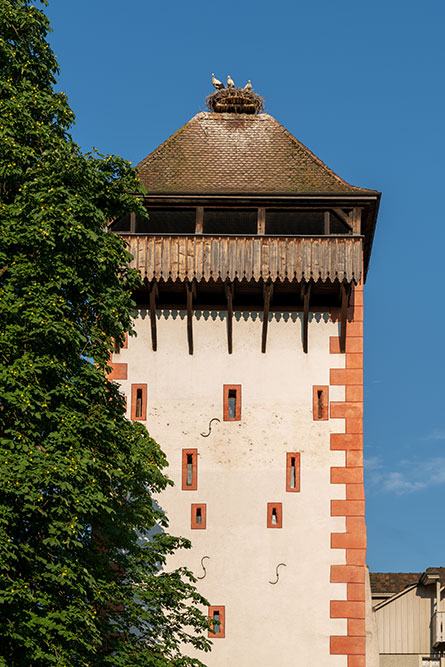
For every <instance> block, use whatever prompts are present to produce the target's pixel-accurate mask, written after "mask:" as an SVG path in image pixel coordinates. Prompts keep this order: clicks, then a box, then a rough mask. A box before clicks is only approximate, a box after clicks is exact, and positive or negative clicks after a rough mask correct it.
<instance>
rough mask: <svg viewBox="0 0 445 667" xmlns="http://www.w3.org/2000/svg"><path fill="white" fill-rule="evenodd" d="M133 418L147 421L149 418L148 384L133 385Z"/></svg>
mask: <svg viewBox="0 0 445 667" xmlns="http://www.w3.org/2000/svg"><path fill="white" fill-rule="evenodd" d="M131 419H132V420H133V421H145V420H146V419H147V385H146V384H132V385H131Z"/></svg>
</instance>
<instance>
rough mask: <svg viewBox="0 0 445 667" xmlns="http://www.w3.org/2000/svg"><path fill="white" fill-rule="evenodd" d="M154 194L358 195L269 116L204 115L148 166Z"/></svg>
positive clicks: (143, 174) (145, 171)
mask: <svg viewBox="0 0 445 667" xmlns="http://www.w3.org/2000/svg"><path fill="white" fill-rule="evenodd" d="M137 169H138V172H139V177H140V179H141V181H142V184H143V185H144V186H145V188H146V189H147V191H148V192H149V193H178V194H179V193H184V194H186V193H189V194H190V193H195V194H198V193H207V194H242V193H244V194H255V193H258V194H260V193H261V194H333V195H334V194H349V195H353V194H357V195H358V196H360V195H370V194H371V195H374V194H375V195H377V194H379V193H377V192H376V191H375V190H367V189H365V188H358V187H356V186H354V185H350V184H349V183H347V182H346V181H344V180H343V179H342V178H340V176H338V175H337V174H335V173H334V172H333V171H332V169H329V167H327V166H326V165H325V164H324V163H323V162H322V161H321V160H320V159H319V158H318V157H316V156H315V155H314V154H313V153H311V151H310V150H309V149H308V148H306V146H304V145H303V144H302V143H301V142H300V141H298V139H296V138H295V137H294V136H292V134H290V132H288V131H287V130H286V129H285V128H284V127H283V126H282V125H280V123H278V122H277V121H276V120H275V119H274V118H272V116H269V114H259V115H249V114H239V113H210V112H201V113H198V114H197V115H196V116H194V117H193V118H192V119H191V120H189V121H188V123H186V124H185V125H184V126H183V127H181V128H180V129H179V130H178V131H177V132H175V134H173V135H172V136H171V137H170V138H169V139H167V140H166V141H164V143H162V144H161V145H160V146H158V148H156V149H155V150H154V151H153V152H152V153H150V155H148V156H147V157H146V158H145V159H144V160H142V161H141V162H140V163H139V164H138V165H137Z"/></svg>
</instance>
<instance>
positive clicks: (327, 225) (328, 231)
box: [324, 211, 331, 236]
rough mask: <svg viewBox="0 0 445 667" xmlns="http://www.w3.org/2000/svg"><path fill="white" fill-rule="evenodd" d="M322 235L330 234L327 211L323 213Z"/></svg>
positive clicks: (329, 217)
mask: <svg viewBox="0 0 445 667" xmlns="http://www.w3.org/2000/svg"><path fill="white" fill-rule="evenodd" d="M324 233H325V236H329V234H330V233H331V214H330V213H329V211H325V212H324Z"/></svg>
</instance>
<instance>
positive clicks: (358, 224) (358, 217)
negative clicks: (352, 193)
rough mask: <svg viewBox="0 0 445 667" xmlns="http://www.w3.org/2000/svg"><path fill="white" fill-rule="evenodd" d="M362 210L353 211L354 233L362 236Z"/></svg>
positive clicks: (354, 209)
mask: <svg viewBox="0 0 445 667" xmlns="http://www.w3.org/2000/svg"><path fill="white" fill-rule="evenodd" d="M361 228H362V209H361V208H353V209H352V233H353V234H361V233H362V229H361Z"/></svg>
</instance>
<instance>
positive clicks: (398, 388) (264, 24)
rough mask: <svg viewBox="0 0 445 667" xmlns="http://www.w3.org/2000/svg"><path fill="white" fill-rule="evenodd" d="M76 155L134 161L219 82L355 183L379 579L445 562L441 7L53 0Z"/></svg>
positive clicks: (373, 551)
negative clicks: (253, 96) (366, 219)
mask: <svg viewBox="0 0 445 667" xmlns="http://www.w3.org/2000/svg"><path fill="white" fill-rule="evenodd" d="M47 12H48V15H49V17H50V19H51V22H52V26H53V29H54V33H53V35H52V36H51V43H52V46H53V48H54V50H55V52H56V54H57V56H58V59H59V63H60V66H61V76H60V79H59V81H60V89H62V90H64V91H65V92H66V93H67V95H68V97H69V99H70V103H71V106H72V108H73V110H74V112H75V114H76V117H77V121H76V126H75V128H74V130H73V136H74V138H75V140H76V141H77V142H78V143H79V144H80V145H81V147H82V148H83V150H85V151H87V150H90V149H91V148H92V147H93V146H94V147H96V148H97V149H99V150H100V151H101V152H104V153H115V154H118V155H121V156H123V157H126V158H127V159H129V160H131V161H132V162H133V163H137V162H138V161H139V160H141V159H142V158H143V157H145V156H146V155H147V154H148V153H150V152H151V151H152V150H153V149H154V148H155V147H156V146H158V145H159V144H160V143H161V142H162V141H163V140H164V139H166V138H167V137H168V136H169V135H170V134H172V133H173V132H174V131H175V130H177V129H178V128H179V127H180V126H181V125H183V124H184V122H186V121H187V120H188V119H190V118H191V117H192V116H193V115H194V114H195V113H197V112H198V111H200V110H202V109H204V106H205V105H204V101H205V98H206V96H207V95H208V94H209V93H210V92H212V87H211V81H210V76H211V73H212V72H215V74H216V76H217V77H218V78H219V79H222V80H225V78H226V76H227V74H229V73H230V74H231V76H232V78H233V79H234V80H235V83H236V84H238V85H244V83H245V82H246V81H247V79H251V80H252V83H253V85H254V88H255V90H256V91H257V92H258V93H260V94H261V95H262V96H263V97H264V98H265V100H266V110H267V111H268V112H269V113H270V114H271V115H272V116H274V117H275V118H276V119H277V120H278V121H280V122H281V123H282V124H283V125H284V126H285V127H286V128H287V129H288V130H289V131H290V132H292V133H293V134H294V135H295V136H296V137H297V138H298V139H300V140H301V141H302V142H303V143H304V144H306V145H307V146H308V147H309V148H310V149H311V150H312V151H313V152H314V153H316V155H318V156H319V157H320V158H321V159H322V160H323V161H324V162H326V163H327V164H328V165H329V166H330V167H331V168H332V169H334V171H336V172H337V173H339V174H340V175H341V176H342V177H343V178H345V179H346V180H347V181H349V182H350V183H353V184H354V185H359V186H362V187H368V188H373V189H377V190H381V191H382V192H383V195H382V203H381V209H380V217H379V223H378V229H377V233H376V237H375V242H374V249H373V254H372V257H371V268H370V271H369V274H368V281H367V284H366V287H365V326H366V328H365V401H366V402H365V409H366V412H365V458H366V491H367V525H368V563H369V565H370V568H371V570H373V571H420V570H422V569H424V568H426V567H428V566H432V565H445V531H444V530H443V529H442V523H441V519H442V509H443V506H444V496H445V410H444V405H445V390H444V387H445V382H444V380H443V378H442V373H443V372H444V369H445V363H444V362H445V350H444V348H445V346H444V324H445V308H444V305H443V303H442V301H443V295H442V288H441V284H442V272H443V270H444V266H445V252H444V245H445V219H444V207H443V203H442V201H441V199H440V194H441V190H442V188H443V181H444V176H445V173H444V165H443V155H444V153H445V145H444V144H445V140H444V131H443V125H444V122H443V118H444V107H445V93H444V75H443V70H444V64H445V49H444V39H443V33H444V29H445V4H444V3H443V0H424V1H423V3H420V2H418V1H416V2H412V1H411V0H385V1H383V0H373V2H363V1H360V0H337V2H332V0H318V1H317V0H313V1H312V2H311V3H309V2H301V1H299V0H293V1H290V0H276V1H275V2H273V3H271V2H270V1H269V2H265V1H263V0H257V2H255V3H253V2H245V1H244V0H238V1H237V2H234V1H233V0H226V2H224V3H210V2H202V1H201V0H199V1H196V2H194V3H184V2H179V1H178V0H170V2H164V3H158V2H156V3H155V2H152V1H149V0H145V1H144V0H127V1H126V2H125V3H122V2H121V1H120V2H117V1H116V0H94V2H92V0H76V2H73V1H72V0H64V1H63V2H56V1H55V0H52V2H51V3H50V6H49V8H48V10H47Z"/></svg>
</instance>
